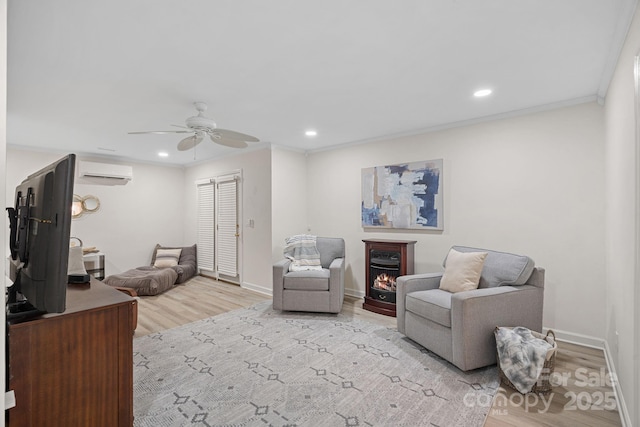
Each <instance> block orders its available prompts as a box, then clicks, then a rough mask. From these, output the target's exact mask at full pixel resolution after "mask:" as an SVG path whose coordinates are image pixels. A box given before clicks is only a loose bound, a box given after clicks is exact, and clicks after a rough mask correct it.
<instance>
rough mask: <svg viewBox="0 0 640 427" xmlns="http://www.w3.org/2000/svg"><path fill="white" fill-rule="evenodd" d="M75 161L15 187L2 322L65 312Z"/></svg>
mask: <svg viewBox="0 0 640 427" xmlns="http://www.w3.org/2000/svg"><path fill="white" fill-rule="evenodd" d="M75 160H76V156H75V154H69V155H67V156H66V157H63V158H62V159H60V160H58V161H56V162H54V163H52V164H50V165H48V166H46V167H44V168H42V169H40V170H39V171H37V172H35V173H33V174H31V175H29V176H28V177H27V178H25V180H24V181H22V183H21V184H19V185H18V186H17V187H16V192H15V198H14V201H15V203H14V206H11V207H8V208H7V212H8V214H9V226H10V234H9V249H10V251H11V256H10V266H9V267H10V278H11V280H13V282H14V284H13V285H12V286H11V288H10V289H9V297H8V300H7V304H8V306H7V318H11V317H12V316H14V317H18V316H25V315H28V314H29V313H31V314H39V313H62V312H64V311H65V308H66V297H67V268H68V263H69V239H70V233H71V204H72V202H73V178H74V173H75Z"/></svg>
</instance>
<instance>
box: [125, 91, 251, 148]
mask: <svg viewBox="0 0 640 427" xmlns="http://www.w3.org/2000/svg"><path fill="white" fill-rule="evenodd" d="M193 105H194V106H195V108H196V110H197V111H198V115H197V116H192V117H189V118H187V120H185V124H186V127H183V126H178V127H180V128H184V129H185V130H167V131H164V130H163V131H146V132H129V133H130V134H144V133H152V134H168V133H193V135H191V136H188V137H186V138H184V139H183V140H182V141H180V142H179V143H178V151H187V150H190V149H192V148H194V147H195V146H196V145H198V144H200V142H202V140H203V139H204V135H205V134H206V135H209V138H210V139H211V141H213V142H215V143H216V144H220V145H224V146H226V147H232V148H246V147H248V146H249V144H247V142H258V141H260V140H259V139H258V138H256V137H254V136H251V135H246V134H244V133H240V132H236V131H232V130H228V129H218V128H217V126H216V122H214V121H213V120H212V119H210V118H208V117H205V116H204V112H205V111H207V104H206V103H204V102H194V103H193ZM174 126H175V125H174Z"/></svg>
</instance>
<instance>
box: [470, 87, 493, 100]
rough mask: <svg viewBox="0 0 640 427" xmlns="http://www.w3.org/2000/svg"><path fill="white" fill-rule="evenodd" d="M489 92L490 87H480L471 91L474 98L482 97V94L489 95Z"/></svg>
mask: <svg viewBox="0 0 640 427" xmlns="http://www.w3.org/2000/svg"><path fill="white" fill-rule="evenodd" d="M491 92H493V91H492V90H491V89H480V90H477V91H475V92H473V96H475V97H476V98H482V97H483V96H487V95H491Z"/></svg>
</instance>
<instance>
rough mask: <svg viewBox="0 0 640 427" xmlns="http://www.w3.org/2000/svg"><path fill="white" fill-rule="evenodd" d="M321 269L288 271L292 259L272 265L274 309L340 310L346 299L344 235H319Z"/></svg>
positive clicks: (329, 311) (332, 311) (317, 242)
mask: <svg viewBox="0 0 640 427" xmlns="http://www.w3.org/2000/svg"><path fill="white" fill-rule="evenodd" d="M316 248H317V249H318V252H319V253H320V263H321V264H322V270H315V271H314V270H311V271H289V265H290V264H291V261H290V260H288V259H282V260H280V261H278V262H276V263H275V264H274V265H273V308H274V310H287V311H311V312H325V313H339V312H340V310H341V309H342V303H343V301H344V270H345V262H344V239H341V238H335V237H318V238H316Z"/></svg>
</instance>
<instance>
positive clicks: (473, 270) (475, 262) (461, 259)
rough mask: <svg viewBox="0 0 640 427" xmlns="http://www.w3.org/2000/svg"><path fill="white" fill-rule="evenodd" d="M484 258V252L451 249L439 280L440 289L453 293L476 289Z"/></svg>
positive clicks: (485, 255) (485, 254)
mask: <svg viewBox="0 0 640 427" xmlns="http://www.w3.org/2000/svg"><path fill="white" fill-rule="evenodd" d="M486 257H487V253H486V252H458V251H456V250H455V249H451V250H450V251H449V255H447V263H446V266H445V268H444V274H443V275H442V279H440V289H442V290H445V291H449V292H453V293H455V292H462V291H470V290H472V289H478V284H479V283H480V274H482V266H483V265H484V259H485V258H486Z"/></svg>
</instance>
